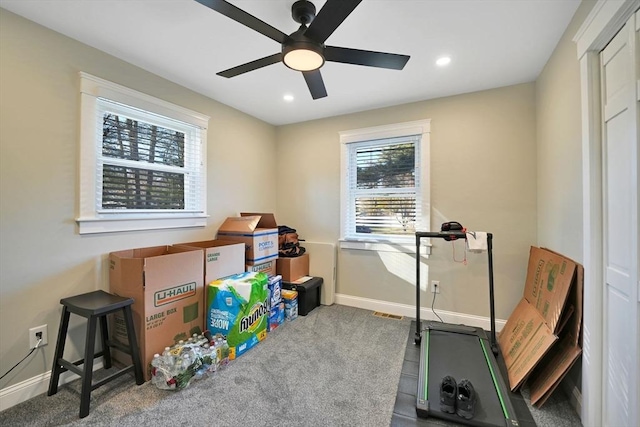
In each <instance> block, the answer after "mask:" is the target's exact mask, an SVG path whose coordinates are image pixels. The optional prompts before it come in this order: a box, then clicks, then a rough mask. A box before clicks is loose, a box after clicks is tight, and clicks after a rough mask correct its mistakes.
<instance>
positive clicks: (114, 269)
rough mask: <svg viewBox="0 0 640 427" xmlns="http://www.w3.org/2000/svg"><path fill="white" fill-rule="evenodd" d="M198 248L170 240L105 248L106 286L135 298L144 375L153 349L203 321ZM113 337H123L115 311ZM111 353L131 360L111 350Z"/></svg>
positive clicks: (197, 329)
mask: <svg viewBox="0 0 640 427" xmlns="http://www.w3.org/2000/svg"><path fill="white" fill-rule="evenodd" d="M203 265H204V258H203V256H202V250H199V249H194V248H185V247H182V248H181V247H174V246H156V247H149V248H139V249H130V250H124V251H118V252H112V253H110V254H109V288H110V291H111V292H112V293H114V294H117V295H120V296H126V297H131V298H133V299H134V301H135V302H134V303H133V306H132V312H133V323H134V327H135V330H136V338H137V340H138V345H139V347H140V357H141V360H142V364H143V366H144V368H145V369H144V372H145V379H146V380H147V381H148V380H150V379H151V373H150V371H149V365H150V363H151V360H152V359H153V355H154V354H155V353H162V351H163V350H164V348H165V347H166V346H171V345H173V344H174V343H176V342H178V341H179V340H186V339H188V338H189V337H190V336H191V335H193V334H194V333H198V334H199V333H201V332H202V331H203V326H204V296H203V283H202V281H203V274H202V273H203V268H204V267H203ZM112 325H113V327H112V328H111V338H113V339H116V340H118V341H120V342H122V343H123V344H124V343H126V342H127V336H126V328H125V327H124V320H123V319H122V315H121V314H117V315H116V316H114V319H113V323H112ZM113 356H114V359H115V360H117V361H120V362H121V363H126V364H129V363H130V358H129V356H128V355H126V354H124V353H122V352H118V351H114V352H113Z"/></svg>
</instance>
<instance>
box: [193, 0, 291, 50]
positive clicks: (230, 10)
mask: <svg viewBox="0 0 640 427" xmlns="http://www.w3.org/2000/svg"><path fill="white" fill-rule="evenodd" d="M196 1H197V2H198V3H200V4H202V5H204V6H207V7H208V8H210V9H213V10H215V11H216V12H220V13H221V14H223V15H224V16H226V17H227V18H231V19H233V20H234V21H236V22H239V23H240V24H242V25H245V26H247V27H249V28H251V29H252V30H255V31H257V32H259V33H260V34H263V35H265V36H267V37H269V38H270V39H272V40H275V41H277V42H278V43H281V44H282V43H284V42H285V40H287V39H288V38H289V36H288V35H286V34H285V33H283V32H282V31H280V30H278V29H277V28H273V27H272V26H271V25H269V24H267V23H266V22H264V21H261V20H260V19H258V18H256V17H255V16H253V15H250V14H248V13H247V12H245V11H244V10H242V9H240V8H238V7H236V6H234V5H232V4H231V3H229V2H227V1H225V0H196Z"/></svg>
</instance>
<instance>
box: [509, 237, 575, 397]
mask: <svg viewBox="0 0 640 427" xmlns="http://www.w3.org/2000/svg"><path fill="white" fill-rule="evenodd" d="M578 270H579V269H578V265H577V264H576V263H575V262H573V261H572V260H570V259H568V258H566V257H564V256H562V255H560V254H557V253H555V252H552V251H550V250H547V249H541V248H537V247H531V250H530V253H529V265H528V268H527V279H526V283H525V289H524V295H523V298H522V299H521V300H520V302H519V303H518V305H517V307H516V308H515V310H514V311H513V313H511V316H509V319H508V320H507V323H506V324H505V326H504V328H503V329H502V331H501V332H500V336H499V338H498V344H499V345H500V351H501V353H502V356H503V358H504V362H505V366H506V367H507V372H508V374H509V384H510V386H511V390H512V391H514V390H516V389H517V388H518V387H520V385H522V384H523V382H524V381H525V380H526V379H527V377H528V376H529V375H530V374H531V372H532V371H533V369H534V368H535V367H536V365H538V363H539V362H540V361H541V360H542V359H543V357H544V356H545V354H547V352H548V351H549V350H550V349H551V347H552V346H554V344H555V343H556V341H557V340H558V339H559V334H560V332H561V330H562V328H563V327H564V326H565V325H567V323H569V324H570V325H573V326H572V327H571V328H566V329H575V328H576V327H577V328H578V330H579V328H580V323H581V315H582V309H581V307H580V308H579V310H578V311H579V314H580V319H577V321H571V322H569V321H568V320H569V316H570V315H571V313H569V312H568V311H567V310H566V309H565V308H567V307H565V306H566V305H567V304H566V302H567V300H568V296H569V292H570V290H571V289H579V292H581V290H582V288H581V286H579V284H577V283H576V281H577V280H579V275H578V274H577V273H576V272H577V271H578ZM571 311H573V309H571ZM577 333H578V334H579V332H577ZM575 334H576V332H573V333H572V335H575ZM574 343H575V344H577V341H574ZM534 381H535V378H534ZM550 386H551V385H549V387H550ZM549 387H547V386H545V387H542V388H543V389H544V391H542V394H544V393H545V392H546V391H547V390H548V388H549Z"/></svg>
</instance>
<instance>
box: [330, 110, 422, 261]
mask: <svg viewBox="0 0 640 427" xmlns="http://www.w3.org/2000/svg"><path fill="white" fill-rule="evenodd" d="M429 135H430V120H420V121H416V122H407V123H399V124H394V125H385V126H378V127H373V128H365V129H356V130H351V131H343V132H340V142H341V144H342V154H341V169H342V178H341V197H340V200H341V204H340V206H341V214H340V218H341V232H340V235H341V245H340V247H341V248H349V249H366V250H387V249H388V248H391V246H389V244H391V245H394V246H393V247H394V248H396V249H394V250H402V251H405V250H407V251H411V250H412V249H411V247H412V246H413V244H414V243H415V232H416V231H428V230H429V210H430V202H429V194H430V191H429ZM405 247H406V248H405ZM413 248H414V249H415V246H413Z"/></svg>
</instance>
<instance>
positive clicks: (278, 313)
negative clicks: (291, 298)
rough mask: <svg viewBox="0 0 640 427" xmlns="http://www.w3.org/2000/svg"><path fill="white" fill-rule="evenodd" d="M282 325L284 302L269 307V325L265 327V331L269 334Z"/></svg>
mask: <svg viewBox="0 0 640 427" xmlns="http://www.w3.org/2000/svg"><path fill="white" fill-rule="evenodd" d="M283 323H284V302H282V301H281V302H279V303H278V304H276V305H274V306H273V307H271V310H269V324H268V325H267V331H268V332H271V331H273V330H274V329H276V328H277V327H278V326H280V325H282V324H283Z"/></svg>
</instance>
